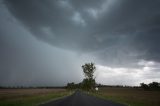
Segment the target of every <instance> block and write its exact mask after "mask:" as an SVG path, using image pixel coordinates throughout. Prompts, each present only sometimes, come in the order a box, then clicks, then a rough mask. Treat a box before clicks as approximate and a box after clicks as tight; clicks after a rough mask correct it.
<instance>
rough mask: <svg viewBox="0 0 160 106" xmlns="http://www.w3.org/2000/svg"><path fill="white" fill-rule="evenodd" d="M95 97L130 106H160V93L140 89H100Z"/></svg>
mask: <svg viewBox="0 0 160 106" xmlns="http://www.w3.org/2000/svg"><path fill="white" fill-rule="evenodd" d="M94 95H96V96H99V97H102V98H105V99H108V100H112V101H115V102H119V103H123V104H126V105H128V106H160V91H144V90H143V89H140V88H110V87H104V88H100V89H99V91H98V92H97V93H94Z"/></svg>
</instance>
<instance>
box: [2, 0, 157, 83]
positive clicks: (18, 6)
mask: <svg viewBox="0 0 160 106" xmlns="http://www.w3.org/2000/svg"><path fill="white" fill-rule="evenodd" d="M1 5H2V7H1V8H0V11H1V14H0V19H1V22H2V23H3V25H2V24H1V25H0V34H1V36H0V37H1V38H0V40H1V51H3V52H4V53H3V52H1V57H3V58H4V59H2V60H0V61H1V63H3V64H4V65H2V66H3V67H4V69H6V70H10V69H7V68H6V66H5V65H8V61H9V60H10V57H8V55H9V54H6V53H7V52H8V51H9V52H11V51H12V49H13V51H14V52H15V49H16V48H22V49H20V50H19V49H18V50H16V52H18V53H17V55H18V56H13V55H11V56H13V59H11V60H16V61H18V59H17V57H19V55H20V54H23V55H25V56H22V57H26V55H28V52H31V53H30V55H29V56H28V57H30V58H31V57H32V56H35V54H36V53H37V51H36V53H35V50H34V49H35V48H38V50H41V51H46V52H45V53H44V54H42V55H41V56H39V57H37V58H40V57H43V56H45V55H48V56H47V57H46V58H50V56H51V54H52V53H53V55H54V56H55V58H56V54H59V52H55V51H56V50H58V51H60V55H58V56H57V58H60V57H63V56H64V58H67V57H70V58H71V57H72V55H73V54H78V55H79V56H77V55H76V56H75V57H74V59H73V60H72V59H68V61H69V62H71V64H72V63H74V62H73V61H75V60H76V59H78V60H79V61H78V62H76V64H77V65H78V66H81V65H80V64H81V63H82V64H83V62H85V61H87V60H89V59H91V60H93V61H94V62H96V63H97V64H99V65H102V66H106V67H112V68H114V69H116V70H117V72H119V70H118V69H119V67H121V68H130V69H131V70H130V71H131V72H132V71H133V70H132V69H139V68H141V69H142V68H143V67H144V66H142V65H139V64H138V63H140V62H142V61H146V62H150V61H152V62H154V63H156V64H158V63H159V62H160V55H159V53H160V48H159V45H160V36H159V35H160V6H159V5H160V1H159V0H154V1H151V0H141V1H139V0H134V1H128V0H85V2H84V1H80V0H45V1H44V0H14V1H12V0H4V1H2V3H1ZM20 30H22V31H20ZM19 31H20V32H19ZM12 34H13V35H14V37H13V36H12ZM20 34H21V35H20ZM6 35H8V36H6ZM22 35H23V37H22ZM26 36H30V37H29V38H27V39H29V40H26ZM10 37H12V38H10ZM35 38H36V39H37V40H36V39H35ZM33 39H34V40H33ZM13 41H14V43H15V44H14V45H12V44H11V42H13ZM17 42H18V43H17ZM28 42H41V43H39V44H34V43H33V44H32V43H31V44H30V43H28ZM45 43H46V44H45ZM24 45H26V46H25V47H24ZM33 45H36V46H35V47H32V46H33ZM39 45H41V46H42V45H48V46H45V47H44V48H45V49H43V48H42V47H39ZM14 46H15V47H14ZM50 46H51V47H50ZM24 48H25V49H24ZM46 48H47V49H46ZM4 49H5V50H4ZM32 49H33V50H32ZM50 49H53V50H55V51H52V50H51V51H50ZM26 50H27V51H26ZM61 50H62V51H61ZM67 51H69V54H68V55H67V54H66V52H67ZM14 52H13V53H14ZM38 52H40V51H38ZM48 52H50V53H49V54H47V53H48ZM70 52H71V53H70ZM34 53H35V54H34ZM61 53H62V54H61ZM72 53H73V54H72ZM14 54H16V53H14ZM33 54H34V55H33ZM87 56H88V57H87ZM6 57H8V58H9V59H8V61H7V60H6ZM85 57H87V58H88V59H84V58H85ZM11 58H12V57H11ZM82 58H83V59H82ZM32 59H34V60H35V58H32ZM32 59H29V60H28V61H32ZM59 60H61V59H59ZM5 61H6V63H5ZM39 61H41V60H39ZM15 63H17V64H18V62H15ZM20 63H21V62H20ZM22 63H23V62H22ZM26 63H28V62H26ZM26 63H24V64H26ZM46 63H50V61H48V60H47V62H46ZM53 63H54V64H58V63H56V61H55V62H53ZM65 64H66V63H65ZM47 65H48V64H47ZM47 65H43V66H47ZM56 66H57V65H56ZM58 66H60V65H58ZM68 66H70V68H69V69H68V70H70V69H71V67H72V66H73V65H68ZM75 66H76V65H75ZM48 67H50V66H48ZM157 67H159V65H156V66H154V68H157ZM50 68H51V67H50ZM51 69H53V70H56V68H54V67H52V68H51ZM75 69H76V68H75ZM158 69H159V68H158ZM158 69H157V70H156V71H153V73H152V74H154V73H155V72H159V70H158ZM1 70H2V69H1ZM58 70H65V69H58ZM71 70H72V71H71V72H74V71H73V70H74V69H71ZM79 70H80V69H79ZM141 71H142V70H141ZM151 71H152V70H151ZM79 72H80V71H79ZM55 73H59V72H55ZM60 73H61V72H60ZM124 73H125V72H124ZM4 74H6V75H8V73H4ZM112 74H113V73H112ZM75 75H78V74H75ZM101 75H102V74H101ZM158 75H159V74H158ZM142 77H144V76H141V78H142ZM119 78H120V77H119ZM127 78H128V77H127ZM55 79H57V78H55ZM146 79H147V78H146ZM122 82H123V81H122Z"/></svg>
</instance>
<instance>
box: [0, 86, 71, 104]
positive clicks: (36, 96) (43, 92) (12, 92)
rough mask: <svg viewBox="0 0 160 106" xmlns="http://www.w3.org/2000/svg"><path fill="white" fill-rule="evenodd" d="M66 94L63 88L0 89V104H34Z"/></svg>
mask: <svg viewBox="0 0 160 106" xmlns="http://www.w3.org/2000/svg"><path fill="white" fill-rule="evenodd" d="M68 94H69V92H67V91H66V90H65V89H0V106H10V105H12V106H36V105H38V104H40V103H44V102H47V101H49V100H53V99H56V98H59V97H63V96H66V95H68Z"/></svg>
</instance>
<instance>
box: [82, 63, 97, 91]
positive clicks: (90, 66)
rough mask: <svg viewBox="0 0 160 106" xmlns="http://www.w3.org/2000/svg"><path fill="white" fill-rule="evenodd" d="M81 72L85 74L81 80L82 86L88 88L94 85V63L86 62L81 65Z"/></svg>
mask: <svg viewBox="0 0 160 106" xmlns="http://www.w3.org/2000/svg"><path fill="white" fill-rule="evenodd" d="M82 69H83V73H84V75H85V79H84V80H83V82H82V83H83V88H84V89H86V90H90V89H92V88H94V87H95V78H93V77H94V75H93V74H94V72H95V70H96V67H95V65H94V63H86V64H84V65H82Z"/></svg>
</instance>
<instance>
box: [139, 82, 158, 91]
mask: <svg viewBox="0 0 160 106" xmlns="http://www.w3.org/2000/svg"><path fill="white" fill-rule="evenodd" d="M140 86H141V88H143V89H144V90H160V83H158V82H151V83H149V84H145V83H140Z"/></svg>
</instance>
